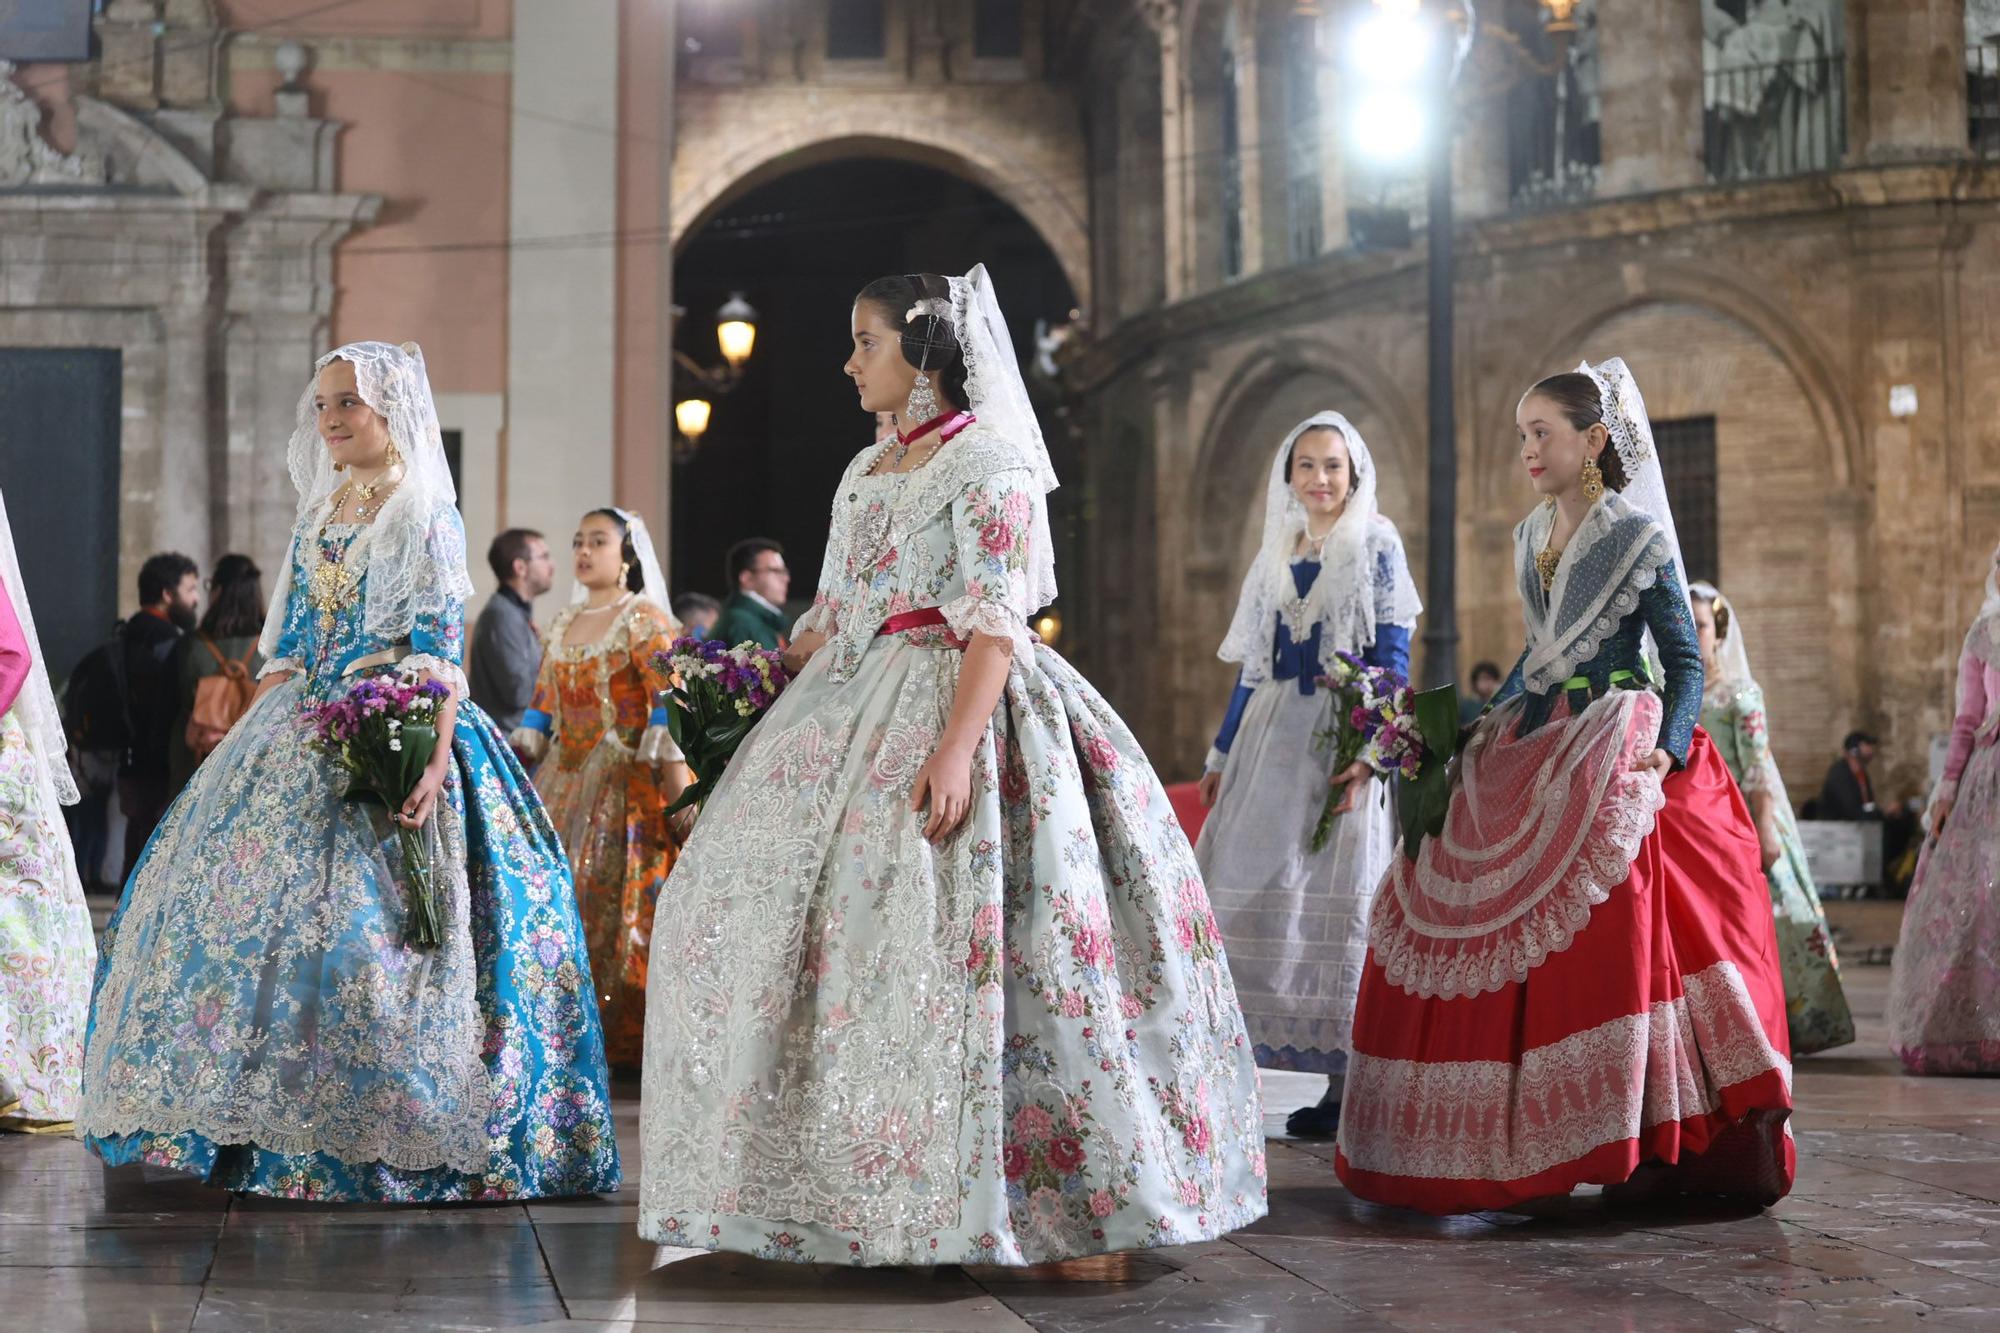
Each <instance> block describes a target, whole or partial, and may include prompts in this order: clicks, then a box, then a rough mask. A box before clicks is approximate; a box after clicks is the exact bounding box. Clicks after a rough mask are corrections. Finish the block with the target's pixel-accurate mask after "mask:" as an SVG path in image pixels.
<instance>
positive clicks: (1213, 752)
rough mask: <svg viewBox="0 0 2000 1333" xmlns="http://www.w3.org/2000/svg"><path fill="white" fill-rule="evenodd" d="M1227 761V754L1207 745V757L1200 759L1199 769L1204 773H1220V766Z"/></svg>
mask: <svg viewBox="0 0 2000 1333" xmlns="http://www.w3.org/2000/svg"><path fill="white" fill-rule="evenodd" d="M1228 762H1229V756H1228V755H1226V754H1224V753H1223V752H1222V751H1220V750H1218V749H1216V748H1215V747H1214V746H1213V745H1211V746H1209V747H1208V758H1206V759H1204V760H1202V761H1201V771H1202V772H1204V773H1220V772H1221V771H1222V766H1223V765H1224V764H1226V763H1228Z"/></svg>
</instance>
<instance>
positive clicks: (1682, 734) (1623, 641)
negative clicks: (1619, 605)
mask: <svg viewBox="0 0 2000 1333" xmlns="http://www.w3.org/2000/svg"><path fill="white" fill-rule="evenodd" d="M1626 583H1627V585H1628V586H1627V587H1626V588H1625V589H1624V590H1623V593H1622V594H1621V596H1620V598H1619V599H1618V600H1619V601H1620V602H1622V601H1625V600H1631V601H1634V602H1636V605H1634V607H1633V609H1631V610H1629V611H1626V612H1625V613H1624V614H1623V615H1621V616H1619V617H1618V620H1617V622H1616V625H1615V627H1614V628H1612V629H1611V630H1610V631H1609V632H1608V633H1607V634H1606V635H1605V636H1604V637H1603V639H1602V640H1601V642H1600V643H1599V644H1598V646H1597V651H1596V652H1595V654H1593V655H1592V656H1591V657H1590V658H1589V659H1588V660H1586V661H1584V662H1581V663H1578V664H1577V666H1576V667H1575V668H1574V670H1573V672H1572V675H1571V677H1570V682H1575V681H1579V680H1580V681H1585V682H1588V687H1589V689H1590V692H1591V694H1592V695H1593V696H1595V695H1598V694H1602V693H1604V692H1605V691H1606V690H1610V689H1612V688H1615V687H1620V686H1626V685H1637V684H1640V683H1652V684H1657V685H1659V686H1660V688H1661V690H1662V693H1663V694H1664V695H1665V699H1666V706H1665V709H1664V711H1663V713H1662V716H1661V719H1660V740H1659V747H1660V748H1661V749H1662V750H1665V751H1666V752H1667V753H1668V754H1670V755H1672V756H1673V759H1674V766H1675V767H1676V768H1678V767H1679V766H1681V765H1682V764H1684V763H1686V762H1687V752H1688V745H1689V743H1690V742H1691V741H1692V740H1693V739H1694V728H1695V724H1696V723H1697V722H1699V721H1700V720H1701V705H1702V682H1703V668H1702V661H1701V642H1700V640H1699V639H1697V638H1696V637H1695V628H1694V615H1693V613H1692V612H1690V611H1689V610H1688V602H1687V595H1686V594H1685V593H1683V592H1682V591H1681V575H1680V571H1679V570H1678V569H1676V568H1675V567H1674V563H1673V562H1672V561H1671V560H1669V561H1667V562H1666V563H1665V564H1662V565H1659V566H1656V567H1652V568H1644V569H1640V570H1635V571H1633V573H1632V574H1629V575H1627V576H1626ZM1648 630H1650V631H1652V635H1653V642H1654V643H1655V644H1656V645H1658V648H1659V652H1660V666H1661V669H1662V672H1663V674H1664V675H1665V677H1666V679H1665V680H1664V681H1658V682H1656V681H1653V672H1652V669H1651V668H1650V667H1649V666H1647V664H1646V653H1645V637H1646V632H1647V631H1648ZM1527 656H1528V654H1527V651H1526V650H1525V649H1524V650H1523V651H1522V654H1521V657H1520V659H1519V660H1517V661H1516V662H1515V663H1514V669H1513V670H1512V671H1511V672H1509V673H1508V675H1507V679H1506V681H1505V682H1504V683H1503V684H1502V685H1501V686H1500V689H1499V690H1498V692H1496V693H1495V694H1494V696H1493V699H1492V702H1490V703H1489V704H1488V705H1487V708H1488V710H1489V711H1490V710H1491V709H1493V708H1496V707H1498V706H1499V705H1500V704H1502V703H1505V702H1506V701H1507V700H1508V699H1511V698H1512V697H1514V696H1515V695H1517V694H1525V695H1526V696H1527V703H1526V706H1525V711H1524V712H1523V715H1522V719H1521V734H1522V735H1526V734H1528V733H1529V732H1532V731H1534V730H1535V729H1536V728H1538V727H1540V726H1541V725H1542V724H1543V723H1544V722H1546V721H1548V719H1549V714H1550V712H1551V711H1552V710H1553V709H1554V708H1555V704H1556V700H1557V699H1558V698H1560V697H1561V696H1562V694H1563V693H1564V692H1565V690H1566V689H1567V688H1572V686H1571V684H1570V682H1565V683H1564V684H1559V685H1557V686H1556V687H1555V688H1554V689H1551V690H1548V691H1546V692H1541V693H1537V692H1534V691H1530V690H1528V689H1526V688H1525V686H1524V685H1523V684H1522V669H1523V666H1524V664H1525V663H1526V661H1527ZM1614 676H1617V677H1618V679H1617V680H1613V679H1612V677H1614Z"/></svg>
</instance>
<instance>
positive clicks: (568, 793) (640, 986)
mask: <svg viewBox="0 0 2000 1333" xmlns="http://www.w3.org/2000/svg"><path fill="white" fill-rule="evenodd" d="M579 609H581V608H580V607H576V606H571V607H567V608H565V609H564V610H563V611H562V613H561V614H560V615H558V616H557V617H556V620H555V624H554V625H552V626H551V627H550V629H549V637H548V648H547V650H546V651H545V652H544V653H543V656H542V670H541V675H540V677H539V678H538V679H537V681H536V682H535V699H534V703H533V704H532V705H531V706H530V708H529V711H528V713H527V715H526V716H525V717H524V718H523V719H522V725H521V728H520V729H519V730H517V731H515V733H514V736H513V740H514V744H515V746H516V748H517V749H520V750H521V751H523V752H524V753H525V754H527V755H528V756H529V757H530V758H531V759H541V761H542V762H541V764H540V766H539V767H538V768H536V770H535V786H536V787H537V788H539V789H540V791H541V793H542V800H543V802H544V803H545V804H546V805H547V806H548V808H549V818H550V819H551V820H553V821H554V823H555V826H556V832H557V833H559V834H561V835H562V844H563V848H564V849H565V850H566V851H567V852H568V853H569V861H570V868H571V870H572V871H573V872H574V874H575V877H576V900H577V909H578V911H579V912H580V913H581V914H582V916H583V930H584V938H585V941H586V943H587V944H588V946H589V949H590V975H591V978H592V980H593V981H594V982H595V983H596V986H597V1004H598V1010H599V1012H600V1013H601V1014H602V1015H603V1018H604V1046H605V1052H606V1054H607V1055H608V1056H609V1058H610V1062H611V1063H612V1064H614V1065H627V1066H636V1065H638V1063H639V1051H640V1045H641V1039H642V1038H643V1036H644V1033H645V1023H646V955H647V953H648V951H649V949H650V945H651V940H652V933H653V903H654V901H655V900H656V899H657V898H658V897H659V894H660V885H661V884H663V883H664V882H665V881H666V878H667V872H668V871H669V870H671V869H673V864H674V857H675V856H676V854H677V852H678V848H677V846H676V844H675V842H674V838H673V834H672V833H671V832H670V831H669V830H668V827H667V806H668V805H669V804H670V803H671V801H670V798H669V796H668V795H667V791H666V788H665V787H664V786H663V784H662V781H661V778H662V772H663V768H662V766H660V765H656V764H652V763H648V762H645V761H644V760H642V759H641V758H640V757H639V749H640V741H641V738H642V737H643V736H644V734H645V731H646V727H647V723H648V720H649V719H650V718H651V717H652V715H653V699H654V696H655V694H656V693H657V692H658V691H660V690H663V689H666V688H667V686H668V684H669V683H670V681H669V678H668V676H667V675H666V673H664V672H663V671H661V670H660V668H659V666H658V665H656V664H655V662H654V661H653V655H654V654H655V653H657V652H659V651H661V650H662V649H665V648H666V647H667V646H668V645H669V644H671V643H672V642H673V641H674V639H675V638H676V637H677V636H678V635H679V633H680V626H679V625H678V624H677V623H676V622H675V620H674V618H673V617H672V616H671V615H670V614H668V613H667V612H666V611H665V610H663V609H662V608H661V607H660V606H659V604H658V603H656V602H652V601H649V600H647V599H645V598H643V597H638V596H634V597H633V598H632V599H631V600H630V601H629V602H628V603H627V605H626V607H625V609H624V610H623V611H621V612H620V613H619V614H618V617H617V619H616V620H615V621H614V622H613V624H612V626H611V628H610V629H609V630H608V631H606V632H605V634H604V635H603V637H601V638H599V639H598V640H597V642H595V643H591V644H584V645H581V646H570V645H566V644H565V643H564V642H563V639H564V637H565V636H566V635H567V634H568V632H569V626H570V621H571V620H572V619H573V618H574V617H575V615H576V613H577V611H578V610H579ZM669 752H670V753H671V743H669ZM544 753H546V755H547V757H546V758H545V759H544V758H542V756H543V754H544ZM678 759H679V756H678V755H677V754H675V755H672V761H673V762H678Z"/></svg>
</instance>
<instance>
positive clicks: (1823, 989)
mask: <svg viewBox="0 0 2000 1333" xmlns="http://www.w3.org/2000/svg"><path fill="white" fill-rule="evenodd" d="M1777 816H1778V836H1779V839H1780V841H1782V842H1783V843H1784V846H1785V851H1784V855H1782V856H1780V857H1779V858H1778V861H1777V864H1776V865H1774V866H1772V867H1771V868H1770V869H1769V870H1767V871H1766V872H1764V877H1765V881H1766V882H1767V883H1768V884H1769V886H1770V889H1771V912H1772V915H1773V916H1774V917H1775V918H1776V921H1777V927H1778V962H1779V965H1780V967H1781V969H1782V970H1783V972H1784V977H1785V1021H1786V1025H1787V1026H1788V1027H1789V1028H1790V1030H1791V1034H1792V1054H1793V1055H1794V1056H1800V1055H1810V1054H1812V1053H1813V1052H1814V1051H1825V1050H1831V1049H1832V1048H1833V1047H1835V1046H1845V1045H1847V1043H1849V1042H1851V1041H1853V1040H1854V1014H1853V1012H1852V1011H1851V1010H1850V1009H1849V1008H1848V1007H1847V992H1846V991H1844V990H1842V989H1841V986H1840V956H1839V954H1837V953H1836V952H1835V951H1834V947H1833V932H1832V931H1831V930H1830V929H1829V928H1828V926H1827V924H1826V908H1825V907H1823V906H1821V904H1820V900H1819V890H1818V889H1817V888H1816V887H1814V885H1813V879H1812V869H1811V867H1810V866H1809V865H1808V864H1807V862H1806V849H1805V844H1804V843H1803V842H1801V841H1800V839H1799V826H1798V824H1797V823H1796V822H1795V821H1794V819H1793V818H1792V809H1791V806H1789V805H1786V804H1783V803H1780V805H1779V807H1778V811H1777Z"/></svg>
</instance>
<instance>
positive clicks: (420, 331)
mask: <svg viewBox="0 0 2000 1333" xmlns="http://www.w3.org/2000/svg"><path fill="white" fill-rule="evenodd" d="M277 82H278V77H277V75H276V73H275V72H271V71H264V70H257V71H246V72H244V73H240V74H238V75H236V76H234V77H233V78H232V80H231V87H230V97H229V101H230V105H231V108H232V109H234V110H236V111H238V112H240V113H242V114H247V115H269V114H270V113H271V94H272V91H273V89H275V87H276V86H277ZM304 82H305V86H306V87H307V89H308V90H309V91H310V92H311V93H312V94H313V98H312V110H313V114H315V115H318V116H325V117H327V118H328V119H331V120H337V121H340V122H342V123H343V124H344V125H345V127H346V128H344V129H343V130H342V131H341V132H340V138H339V140H338V141H337V149H336V155H337V162H338V168H337V169H338V181H339V185H340V188H341V189H342V190H343V191H347V192H351V193H362V194H379V195H381V196H382V199H383V205H382V212H381V214H380V216H379V218H378V220H377V222H376V224H375V225H374V226H373V227H370V228H368V229H367V230H365V231H363V232H360V233H358V234H356V235H355V236H353V237H351V238H350V239H348V240H347V241H345V242H344V243H343V244H342V245H341V247H340V248H339V249H338V250H337V251H336V252H335V254H334V282H335V284H336V286H337V288H338V291H337V293H336V295H335V299H334V317H333V334H334V339H335V341H336V342H347V341H350V340H353V339H356V338H384V339H387V340H389V341H392V342H400V341H403V340H404V339H407V338H414V339H416V340H417V341H418V342H420V343H422V344H423V345H424V352H425V359H426V360H427V361H428V362H429V363H430V368H431V378H432V381H433V384H434V385H435V387H436V388H437V390H438V391H439V392H440V393H499V392H502V391H503V390H504V389H505V387H506V380H507V352H506V345H507V344H506V337H507V250H506V241H507V166H508V163H507V151H508V114H509V113H508V95H509V94H508V84H509V80H508V77H507V76H506V75H502V74H439V73H410V74H405V73H400V72H394V71H383V70H358V69H338V70H328V71H325V72H321V71H318V70H314V71H310V72H308V73H307V75H306V77H305V80H304Z"/></svg>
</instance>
